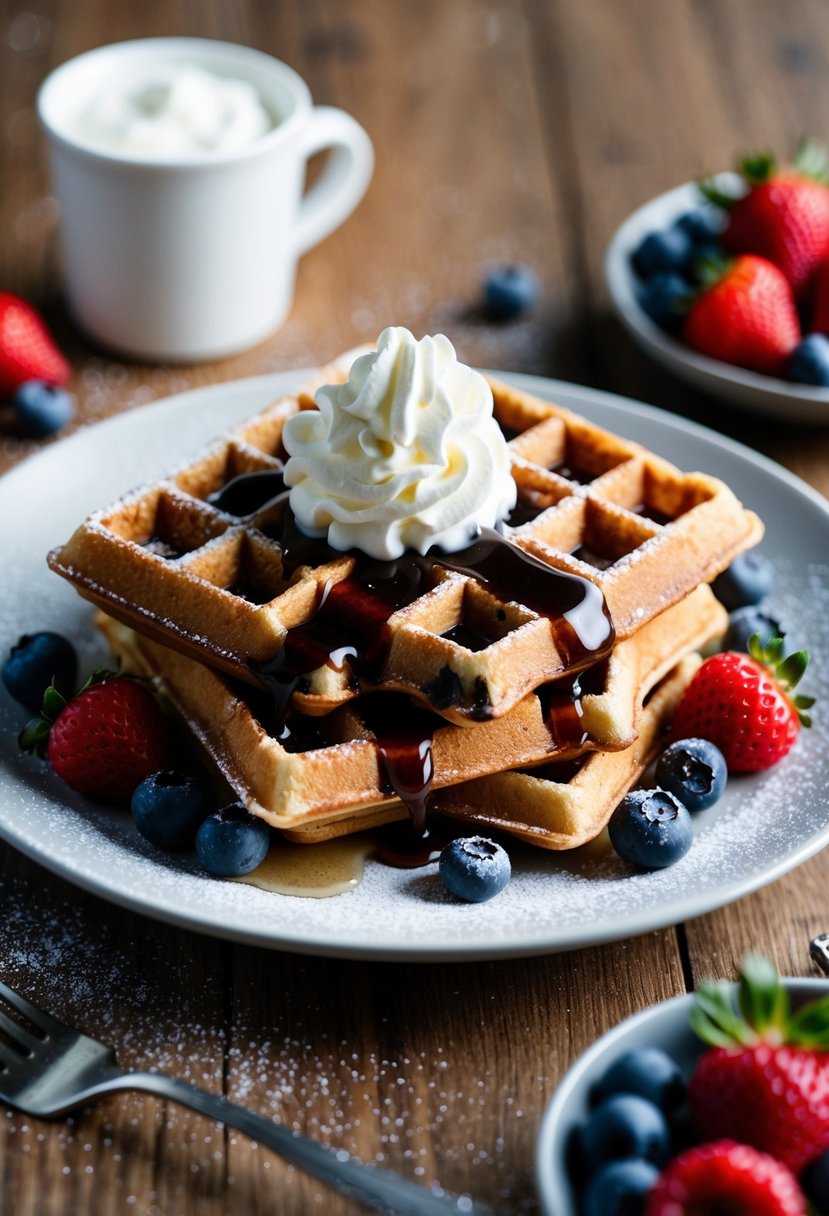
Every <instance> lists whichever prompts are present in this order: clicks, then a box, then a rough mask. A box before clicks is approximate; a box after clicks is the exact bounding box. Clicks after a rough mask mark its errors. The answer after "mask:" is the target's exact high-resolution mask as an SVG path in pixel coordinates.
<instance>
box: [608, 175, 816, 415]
mask: <svg viewBox="0 0 829 1216" xmlns="http://www.w3.org/2000/svg"><path fill="white" fill-rule="evenodd" d="M734 176H735V175H734V174H728V173H725V174H719V175H717V177H716V180H717V181H723V182H728V181H731V180H734ZM694 204H697V205H698V204H699V198H698V195H697V194H696V183H695V182H693V181H689V182H683V183H682V184H681V185H679V186H674V187H672V188H671V189H670V190H666V191H663V192H662V193H661V194H657V195H654V196H653V198H650V199H648V200H647V201H646V202H644V203H642V204H640V205H639V206H638V207H637V208H636V209H635V210H634V211H632V212H630V214H629V215H628V216H627V217H626V218H625V219H624V220H623V221H622V222H621V224H619V226H618V228H616V230H615V231H614V233H613V235H612V236H611V237H610V240H609V241H608V244H607V247H606V250H605V255H604V259H603V267H604V279H605V284H606V286H607V290H608V295H609V296H610V301H611V304H612V305H613V309H614V311H615V313H616V315H617V317H618V318H619V320H620V321H621V322H622V324H623V326H624V327H625V329H626V330H627V331H628V333H629V334H630V335H631V336H632V337H633V338H634V340H635V341H636V342H637V344H638V345H639V346H640V348H641V349H643V350H644V351H645V352H646V353H647V354H648V355H650V356H651V357H652V358H654V359H656V360H657V361H658V362H659V363H661V364H662V366H663V367H666V368H668V370H669V371H672V372H673V373H674V374H675V375H677V376H680V377H681V378H683V379H686V380H690V381H691V383H693V384H695V385H697V386H700V385H701V386H703V387H704V388H706V389H708V391H710V392H712V393H715V394H718V395H721V396H722V397H723V398H724V399H726V400H728V401H729V402H730V404H732V405H733V406H735V407H736V408H740V409H744V410H751V409H752V408H756V409H758V410H761V411H762V412H763V413H764V414H767V415H769V416H770V417H775V418H781V417H782V418H784V419H785V421H795V422H798V423H801V424H806V425H808V424H809V423H811V424H812V425H821V424H825V423H827V422H829V387H827V388H820V387H819V386H814V385H807V384H797V383H795V382H793V381H790V380H784V379H782V378H781V377H778V376H764V375H761V374H760V373H759V372H753V371H751V370H749V369H748V368H741V367H738V366H736V364H730V363H725V362H723V361H722V360H721V359H714V358H711V357H710V356H708V355H703V354H701V353H698V352H697V351H694V350H692V349H691V348H690V347H688V346H686V345H685V344H684V343H683V342H680V341H678V340H677V339H676V338H674V337H672V336H671V335H670V334H668V333H666V332H665V330H663V329H662V328H661V327H660V326H659V325H657V324H656V322H655V321H653V320H651V318H650V317H649V316H648V315H647V313H646V312H645V311H644V310H643V308H642V307H641V305H640V303H639V300H638V297H637V294H636V290H635V283H636V277H635V275H634V273H633V271H632V269H631V266H630V254H631V252H632V250H633V248H634V247H635V245H636V243H637V242H638V240H639V238H640V237H641V236H642V234H643V231H644V229H645V221H646V220H647V218H648V217H649V215H650V214H651V213H652V212H660V213H661V212H669V213H671V214H676V215H679V214H681V213H682V211H684V210H688V209H689V208H691V207H692V206H693V205H694ZM663 223H664V221H663ZM804 336H805V335H804ZM741 394H747V397H746V399H745V400H741ZM786 407H788V408H789V412H788V413H784V411H785V410H786ZM815 411H817V417H815V416H814V414H815Z"/></svg>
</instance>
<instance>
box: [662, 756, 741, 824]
mask: <svg viewBox="0 0 829 1216" xmlns="http://www.w3.org/2000/svg"><path fill="white" fill-rule="evenodd" d="M727 777H728V768H727V766H726V763H725V757H724V756H723V754H722V752H721V751H720V749H719V748H718V747H716V746H715V745H714V744H713V743H709V742H708V740H707V739H678V740H677V741H676V742H675V743H672V744H671V745H670V747H666V748H665V750H664V752H663V753H662V755H661V756H660V757H659V759H658V760H657V762H656V784H657V785H658V786H660V787H661V788H662V789H663V790H667V791H668V793H669V794H674V795H675V796H676V797H677V798H678V799H679V800H680V802H681V803H682V804H683V806H685V807H687V808H688V810H689V811H704V810H705V809H706V807H709V806H713V805H714V803H715V802H716V801H717V800H718V799H719V797H720V795H721V794H722V792H723V790H724V789H725V782H726V779H727Z"/></svg>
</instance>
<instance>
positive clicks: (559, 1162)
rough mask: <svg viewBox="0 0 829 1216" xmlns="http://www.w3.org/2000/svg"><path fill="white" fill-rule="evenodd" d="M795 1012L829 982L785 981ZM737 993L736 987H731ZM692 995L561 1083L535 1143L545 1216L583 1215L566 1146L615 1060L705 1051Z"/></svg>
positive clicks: (683, 1059) (620, 1032)
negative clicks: (658, 1051)
mask: <svg viewBox="0 0 829 1216" xmlns="http://www.w3.org/2000/svg"><path fill="white" fill-rule="evenodd" d="M781 982H782V984H783V986H784V987H785V988H786V990H787V992H788V993H789V996H790V998H791V1001H792V1004H793V1005H794V1006H795V1008H796V1007H797V1006H798V1005H801V1004H803V1003H804V1002H805V1001H807V1000H811V999H813V998H815V997H819V996H826V995H827V994H829V979H803V978H799V977H796V976H794V977H783V978H782V979H781ZM729 987H730V988H731V990H732V992H733V991H736V988H737V985H736V984H730V985H729ZM693 1001H694V994H693V993H686V994H685V995H684V996H675V997H670V998H669V999H668V1000H665V1001H660V1002H659V1003H658V1004H656V1005H649V1006H648V1007H647V1008H645V1009H641V1010H640V1011H639V1012H638V1013H634V1014H632V1015H631V1016H630V1017H628V1018H625V1020H624V1021H623V1022H619V1023H618V1024H617V1025H615V1026H613V1027H611V1029H610V1030H608V1031H606V1032H605V1034H603V1035H601V1037H600V1038H598V1039H597V1040H596V1041H595V1042H594V1043H593V1044H592V1046H590V1047H589V1048H588V1049H587V1051H585V1052H584V1053H583V1054H582V1055H580V1056H579V1058H578V1059H577V1060H576V1061H575V1063H574V1064H572V1065H571V1066H570V1068H569V1069H568V1070H567V1072H566V1073H565V1074H564V1076H563V1077H562V1079H561V1081H560V1082H559V1084H558V1086H557V1088H556V1090H555V1093H554V1094H553V1097H552V1099H551V1100H550V1102H549V1103H548V1105H547V1108H546V1110H545V1112H544V1115H543V1116H542V1120H541V1125H540V1128H539V1133H538V1139H537V1142H536V1157H535V1174H536V1184H537V1188H538V1194H539V1198H540V1200H541V1210H542V1212H543V1213H544V1216H579V1207H578V1203H577V1200H576V1195H575V1193H574V1190H573V1187H572V1185H571V1182H570V1178H569V1175H568V1172H567V1160H566V1158H567V1144H568V1140H569V1137H570V1136H571V1135H572V1132H573V1129H574V1128H575V1127H577V1126H578V1125H579V1124H580V1123H582V1122H584V1120H585V1118H586V1117H587V1113H588V1098H589V1094H590V1091H591V1089H592V1088H593V1086H594V1085H595V1084H596V1082H597V1081H598V1079H599V1077H600V1076H601V1075H602V1074H603V1073H604V1071H605V1070H606V1068H607V1067H608V1066H609V1065H610V1064H611V1063H612V1061H613V1060H614V1059H615V1058H616V1057H617V1056H619V1055H621V1053H622V1052H623V1051H628V1050H630V1049H631V1048H634V1047H661V1048H662V1049H663V1050H665V1051H667V1052H668V1053H669V1054H671V1055H673V1056H676V1057H677V1058H678V1062H679V1063H680V1065H683V1064H684V1065H685V1066H686V1069H687V1066H688V1064H689V1063H690V1062H692V1061H693V1059H695V1058H696V1057H697V1056H698V1055H700V1054H701V1053H702V1051H703V1050H704V1046H703V1044H702V1043H700V1041H699V1040H698V1039H697V1038H696V1036H695V1035H694V1032H693V1031H692V1030H691V1027H690V1025H689V1023H688V1013H689V1011H690V1009H691V1006H692V1004H693Z"/></svg>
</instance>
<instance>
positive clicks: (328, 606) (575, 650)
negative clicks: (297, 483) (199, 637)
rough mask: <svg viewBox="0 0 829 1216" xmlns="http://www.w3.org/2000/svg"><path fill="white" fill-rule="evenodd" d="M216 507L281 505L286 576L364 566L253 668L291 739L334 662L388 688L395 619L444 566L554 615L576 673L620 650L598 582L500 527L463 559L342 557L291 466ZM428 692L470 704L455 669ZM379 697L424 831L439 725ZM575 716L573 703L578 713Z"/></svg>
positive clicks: (564, 712) (383, 729)
mask: <svg viewBox="0 0 829 1216" xmlns="http://www.w3.org/2000/svg"><path fill="white" fill-rule="evenodd" d="M208 501H209V502H210V503H211V504H212V505H213V506H215V507H216V508H218V509H219V510H221V511H224V512H226V513H227V514H230V515H235V516H238V517H243V516H249V515H252V514H254V513H259V512H263V511H265V508H268V509H270V508H274V513H273V518H272V519H268V518H267V517H266V518H264V519H262V520H260V521H259V523H258V526H259V528H260V530H261V531H262V532H263V533H264V534H265V535H266V536H268V537H270V538H271V539H272V540H275V541H276V542H277V544H278V545H279V547H280V549H281V550H282V555H283V572H284V574H285V577H286V578H290V577H291V575H292V574H293V573H294V571H295V570H296V569H297V568H298V567H299V566H302V565H310V566H319V565H322V564H324V563H326V562H330V561H334V560H337V559H342V558H343V557H344V556H348V557H351V558H353V560H354V569H353V571H352V573H351V574H350V575H349V576H348V577H347V578H345V579H343V580H341V581H339V582H333V581H332V582H327V583H325V584H324V585H323V587H322V590H321V593H320V596H319V600H318V603H317V605H316V608H315V611H314V614H313V616H312V617H311V619H310V620H308V621H307V622H305V623H304V624H302V625H298V626H297V627H296V628H294V629H291V630H289V631H288V633H287V635H286V637H285V640H284V642H283V644H282V646H281V647H280V649H279V651H278V653H277V654H275V655H274V656H273V657H272V658H271V659H270V660H268V661H267V662H264V663H251V664H250V668H251V671H252V672H253V674H254V675H255V676H256V679H257V681H258V682H259V684H260V685H261V686H262V687H264V688H265V689H267V691H268V692H269V693H270V695H271V697H272V698H273V702H274V711H275V717H274V720H275V723H276V728H275V730H274V733H275V734H276V735H277V737H279V735H280V734H281V733H284V727H285V723H286V720H287V714H288V708H289V704H290V700H291V697H292V695H293V693H294V692H295V691H297V690H300V691H302V690H303V688H305V687H307V677H308V676H309V674H310V673H311V672H312V671H314V670H316V669H317V668H319V667H322V666H325V665H328V666H330V667H333V668H334V669H335V670H337V671H341V670H343V669H345V668H346V667H347V669H348V671H349V672H350V678H351V681H352V683H353V686H354V687H355V688H359V687H360V686H361V685H362V683H363V682H366V683H369V684H373V683H377V682H379V680H380V677H381V675H382V669H383V665H384V663H385V660H386V656H387V654H388V650H389V646H390V644H391V640H392V633H391V630H390V628H389V624H388V622H389V619H390V617H391V616H392V615H393V614H394V613H395V612H397V611H398V610H399V609H400V608H403V607H405V606H406V605H408V604H411V603H412V602H413V601H414V600H416V599H418V598H419V597H420V596H421V595H423V594H424V593H425V592H426V591H428V590H429V589H430V588H431V586H432V585H433V583H434V570H435V568H436V567H441V568H443V569H445V570H452V571H457V572H458V573H461V574H465V575H468V576H470V577H471V578H474V579H476V580H477V581H478V582H480V583H483V584H484V585H485V586H486V588H487V590H489V591H490V592H492V594H493V595H494V596H496V597H497V598H498V599H500V600H503V601H517V602H519V603H521V604H524V605H525V606H526V607H528V608H530V609H531V610H532V611H534V612H536V613H538V614H539V615H540V616H544V617H547V618H548V619H549V621H550V623H551V626H552V628H553V632H554V634H555V638H556V642H557V644H558V646H559V648H560V649H561V651H562V653H563V655H564V658H565V661H566V663H567V665H568V666H573V667H579V666H581V667H584V666H586V665H587V664H588V663H590V662H591V661H593V662H595V661H597V660H599V659H601V658H603V657H604V656H606V655H607V654H608V653H609V652H610V649H611V647H612V645H613V641H614V633H613V626H612V624H611V621H610V617H609V614H608V612H607V606H606V604H605V602H604V597H603V595H602V593H601V591H600V589H599V588H598V587H597V586H596V585H595V584H594V583H591V582H590V581H589V580H588V579H584V578H581V577H580V576H578V575H574V574H570V573H567V572H565V571H562V570H557V569H556V568H555V567H552V566H548V565H547V564H546V563H545V562H542V561H540V560H539V559H538V558H536V557H533V556H532V554H530V553H527V552H525V551H524V550H523V549H520V548H519V547H518V546H517V545H515V544H513V543H512V542H511V541H510V540H508V539H507V538H506V537H505V536H503V535H502V534H501V533H500V532H496V531H495V530H494V529H492V528H481V529H480V530H479V532H478V535H477V536H476V537H475V539H474V540H472V542H471V543H470V544H469V545H468V546H467V547H466V548H465V549H462V550H460V551H459V552H453V553H447V552H445V551H443V550H442V549H440V548H438V547H435V548H433V549H432V550H430V552H429V553H428V554H426V555H425V556H422V555H421V554H419V553H414V552H407V553H405V554H404V555H403V556H402V557H401V558H398V559H397V560H396V561H389V562H382V561H377V560H375V559H373V558H369V557H367V556H366V555H365V554H364V553H361V552H359V551H357V550H351V551H350V552H349V553H348V554H344V553H342V552H341V551H340V550H337V549H334V548H332V547H331V546H330V545H329V544H328V543H327V541H325V540H324V539H322V538H319V537H310V536H307V535H306V534H305V533H303V532H302V531H300V529H299V527H298V526H297V524H296V521H295V520H294V517H293V513H292V512H291V511H290V508H289V506H288V492H287V491H286V489H285V483H284V479H283V477H282V472H281V470H263V471H258V472H253V473H243V474H241V475H240V476H239V477H235V478H233V480H231V481H229V482H228V483H227V484H226V485H225V486H223V487H222V488H221V489H220V490H219V491H217V492H216V493H215V494H212V495H211V496H210V498H209V499H208ZM455 628H456V629H457V628H458V627H457V626H456V627H455ZM451 632H452V631H450V633H451ZM423 692H424V695H425V696H426V698H427V700H429V701H430V703H431V704H432V705H434V707H435V708H437V709H446V708H448V707H449V706H450V705H459V704H461V702H462V699H463V690H462V687H461V684H460V680H459V679H458V677H457V675H456V674H455V673H454V672H453V671H452V670H451V668H449V669H446V674H445V675H444V672H441V676H440V677H439V678H438V680H436V681H435V683H434V685H433V686H432V687H431V688H427V689H424V690H423ZM378 695H379V696H380V698H381V706H382V708H381V709H380V710H379V712H378V711H375V710H374V709H372V708H371V707H370V696H367V697H365V698H364V702H365V707H364V705H363V703H362V702H361V712H364V708H365V712H367V713H368V717H364V721H365V722H366V725H367V726H368V728H369V730H371V731H372V733H373V734H374V737H375V740H376V745H377V752H378V761H379V764H380V768H381V771H382V773H383V774H384V775H385V779H386V782H387V785H388V788H389V792H393V793H394V794H396V795H397V796H398V797H399V798H400V799H401V801H403V802H404V803H405V804H406V806H407V807H408V808H409V811H410V812H411V815H412V820H413V825H414V826H415V827H417V829H418V831H419V832H421V833H422V831H423V830H424V826H425V808H426V799H427V797H428V794H429V790H430V788H431V783H432V775H433V764H432V754H431V749H432V737H433V733H434V729H435V725H436V723H437V722H438V721H439V719H436V718H435V716H434V715H433V714H429V713H427V712H424V711H422V710H418V709H416V708H415V707H413V706H412V705H411V703H410V702H409V701H408V700H406V706H405V709H406V712H405V714H403V715H401V714H394V715H389V713H388V706H389V704H390V702H389V701H388V699H387V698H388V697H390V696H393V695H394V694H378ZM384 698H386V700H383V699H384ZM577 701H578V697H577V694H576V693H574V692H571V693H570V694H563V698H562V706H564V704H565V702H566V703H567V704H568V705H569V706H571V707H573V706H575V705H576V704H577ZM467 711H468V712H469V714H470V716H472V717H473V718H476V719H478V720H485V719H487V718H488V717H490V716H491V705H490V701H489V694H488V690H487V689H486V685H485V682H484V681H482V680H481V681H479V687H477V688H476V689H475V693H474V697H473V699H472V703H471V704H469V705H467ZM576 713H577V711H576V709H575V708H573V709H572V714H576ZM554 717H555V720H556V723H557V724H558V722H559V720H560V721H561V726H560V727H559V726H557V729H558V730H564V729H565V727H564V722H565V718H566V719H567V721H568V723H569V725H568V726H567V728H566V729H567V731H568V733H569V734H572V735H573V736H575V733H576V725H575V723H574V722H572V721H570V718H571V710H570V709H564V708H561V709H557V711H556V713H555V715H554Z"/></svg>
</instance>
